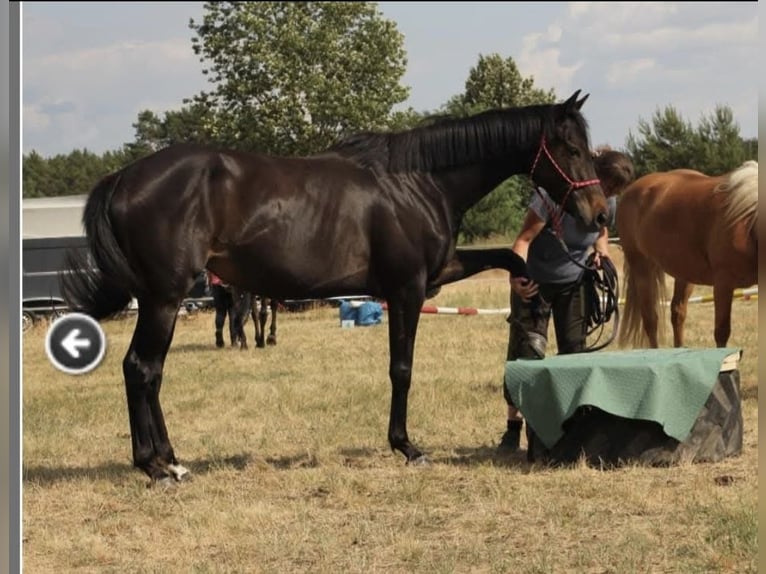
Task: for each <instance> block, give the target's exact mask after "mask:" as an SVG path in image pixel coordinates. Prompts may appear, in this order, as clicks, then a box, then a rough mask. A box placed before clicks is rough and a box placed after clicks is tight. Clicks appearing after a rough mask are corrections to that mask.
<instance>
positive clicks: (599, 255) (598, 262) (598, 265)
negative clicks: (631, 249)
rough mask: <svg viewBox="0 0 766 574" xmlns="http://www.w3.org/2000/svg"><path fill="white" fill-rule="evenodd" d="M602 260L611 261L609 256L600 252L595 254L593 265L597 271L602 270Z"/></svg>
mask: <svg viewBox="0 0 766 574" xmlns="http://www.w3.org/2000/svg"><path fill="white" fill-rule="evenodd" d="M602 259H609V254H608V253H606V252H604V251H598V250H596V251H594V252H593V265H595V267H596V269H601V260H602Z"/></svg>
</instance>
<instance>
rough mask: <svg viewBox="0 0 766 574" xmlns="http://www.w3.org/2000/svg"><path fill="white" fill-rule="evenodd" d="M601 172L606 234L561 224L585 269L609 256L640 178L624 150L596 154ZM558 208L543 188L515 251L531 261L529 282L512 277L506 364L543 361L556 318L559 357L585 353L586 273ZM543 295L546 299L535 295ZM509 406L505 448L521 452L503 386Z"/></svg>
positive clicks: (517, 418)
mask: <svg viewBox="0 0 766 574" xmlns="http://www.w3.org/2000/svg"><path fill="white" fill-rule="evenodd" d="M594 162H595V166H596V174H597V175H598V177H599V179H600V180H601V187H602V188H603V190H604V195H606V197H607V204H608V207H609V222H608V224H607V226H605V227H604V228H602V229H601V231H586V230H583V229H582V228H581V227H580V225H579V224H578V222H577V221H576V220H575V219H574V218H573V217H572V216H571V215H569V214H568V213H564V214H563V215H562V216H561V220H560V230H561V235H562V238H563V241H564V243H565V244H566V248H567V249H568V250H569V255H570V256H571V257H572V258H574V259H575V260H576V261H578V262H579V263H580V264H582V265H585V263H586V261H587V259H588V256H589V255H590V251H591V249H593V251H595V257H594V260H593V264H594V265H595V266H596V267H597V268H600V267H601V260H602V259H604V258H608V257H609V233H608V230H607V227H608V226H611V225H613V224H614V216H615V211H616V207H617V196H618V195H619V194H620V193H621V192H622V191H623V190H624V189H625V188H626V187H627V186H628V185H629V184H630V183H631V182H632V181H633V180H634V179H635V173H634V167H633V162H632V161H631V160H630V158H629V157H628V156H627V155H625V154H622V153H620V152H616V151H612V150H605V151H602V152H600V153H597V154H594ZM557 207H558V206H556V204H555V203H554V202H553V200H551V199H550V197H549V196H548V194H547V193H546V191H545V190H544V189H542V188H540V189H539V193H537V192H535V193H533V195H532V198H531V200H530V203H529V209H528V210H527V214H526V217H525V219H524V223H523V225H522V228H521V231H519V234H518V236H517V238H516V240H515V242H514V243H513V247H512V249H513V251H514V252H516V253H517V254H518V255H519V256H520V257H521V258H522V259H524V261H526V262H527V272H528V274H529V279H526V278H521V277H518V278H514V277H511V314H510V316H509V318H508V322H509V323H510V335H509V339H508V353H507V358H506V360H508V361H515V360H517V359H542V358H544V357H545V350H546V346H547V343H548V323H549V321H550V318H551V315H552V316H553V325H554V328H555V332H556V343H557V344H558V353H559V354H560V355H565V354H568V353H579V352H582V351H583V350H584V349H585V339H586V335H587V326H588V325H587V316H588V314H587V310H586V309H585V299H584V297H583V290H582V287H583V276H584V273H583V270H582V269H581V268H580V267H579V266H578V265H577V264H575V263H573V262H572V261H571V260H570V259H569V256H568V255H567V254H566V252H565V251H564V248H563V246H562V245H561V243H560V242H559V240H558V239H557V238H556V236H555V235H554V231H553V229H552V227H553V226H552V222H551V213H555V212H556V209H557ZM536 295H539V296H540V297H535V296H536ZM503 395H504V397H505V400H506V403H507V405H508V409H507V422H506V430H505V434H503V437H502V439H501V441H500V447H499V448H500V449H501V450H503V451H506V452H513V451H516V450H518V448H519V442H520V438H521V427H522V422H523V419H522V417H521V414H520V413H519V411H518V409H517V408H516V407H515V406H514V405H513V403H512V402H511V398H510V396H508V390H507V388H506V387H505V385H503Z"/></svg>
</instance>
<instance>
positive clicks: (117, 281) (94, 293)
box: [59, 171, 139, 319]
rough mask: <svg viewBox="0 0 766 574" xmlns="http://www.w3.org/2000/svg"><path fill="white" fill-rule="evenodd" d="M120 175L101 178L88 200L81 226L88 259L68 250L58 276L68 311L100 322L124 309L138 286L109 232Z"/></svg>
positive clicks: (120, 250)
mask: <svg viewBox="0 0 766 574" xmlns="http://www.w3.org/2000/svg"><path fill="white" fill-rule="evenodd" d="M121 176H122V171H118V172H115V173H112V174H109V175H107V176H105V177H104V178H102V179H101V181H99V182H98V183H97V184H96V186H95V187H94V188H93V190H92V191H91V193H90V195H89V196H88V200H87V202H86V204H85V210H84V211H83V216H82V222H83V226H84V227H85V235H86V237H87V240H88V248H89V252H90V255H91V256H92V258H93V262H95V267H94V266H93V263H92V262H91V261H89V258H88V257H87V254H86V253H83V252H82V251H80V252H77V251H75V250H71V249H70V250H69V251H68V252H67V254H66V270H65V271H63V272H61V273H60V274H59V283H60V285H61V291H62V294H63V296H64V300H65V301H66V302H67V305H68V306H69V308H70V309H71V310H72V311H79V312H82V313H87V314H88V315H90V316H92V317H93V318H94V319H104V318H106V317H110V316H112V315H115V314H117V313H119V312H120V311H122V310H123V309H125V308H126V307H127V306H128V304H129V303H130V301H131V298H132V292H133V291H135V289H136V287H137V286H138V285H139V283H138V281H137V280H136V277H135V274H134V273H133V271H132V270H131V268H130V264H129V263H128V261H127V259H126V258H125V255H124V253H123V252H122V249H120V246H119V244H118V243H117V239H116V238H115V236H114V230H113V229H112V221H111V216H110V204H111V200H112V196H113V195H114V191H115V189H116V187H117V185H118V183H119V181H120V178H121Z"/></svg>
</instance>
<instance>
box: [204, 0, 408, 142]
mask: <svg viewBox="0 0 766 574" xmlns="http://www.w3.org/2000/svg"><path fill="white" fill-rule="evenodd" d="M189 27H190V28H191V29H192V30H194V32H195V33H196V37H194V38H193V39H192V45H193V49H194V52H195V53H196V54H197V55H198V56H200V61H201V62H202V63H203V64H204V65H205V66H206V67H205V69H204V70H203V73H204V74H206V75H208V76H209V80H210V82H211V83H212V84H213V85H214V89H213V90H212V91H211V92H202V93H201V94H199V95H197V96H196V97H195V98H194V100H193V101H194V102H195V103H196V104H198V105H201V106H203V107H204V108H205V109H206V110H207V111H208V112H209V113H210V117H211V118H214V123H213V125H212V126H211V128H212V129H211V132H212V136H213V137H214V139H215V140H216V141H218V142H219V143H221V144H223V145H226V146H229V147H235V148H239V149H257V150H259V151H265V152H269V153H274V154H309V153H313V152H317V151H320V150H323V149H325V148H327V147H328V146H329V145H330V144H331V143H333V142H334V141H335V140H336V139H337V138H338V137H339V136H340V135H342V134H344V133H347V132H354V131H361V130H367V129H373V128H380V127H385V126H386V125H387V120H388V118H389V114H390V112H391V109H392V107H393V106H394V105H395V104H397V103H399V102H402V101H404V100H405V99H406V98H407V96H408V91H409V90H408V88H405V87H402V86H400V85H399V81H400V79H401V77H402V75H403V74H404V71H405V66H406V57H405V52H404V48H403V37H402V35H401V34H400V33H399V32H398V31H397V29H396V25H395V23H394V22H392V21H389V20H386V19H384V18H383V17H382V15H381V13H380V12H379V11H378V9H377V6H376V4H375V3H369V2H332V3H330V2H208V3H206V4H205V14H204V16H203V18H202V21H201V22H195V21H194V20H193V19H192V20H191V21H190V23H189ZM398 119H403V117H399V118H398Z"/></svg>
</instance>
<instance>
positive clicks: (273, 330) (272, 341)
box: [264, 299, 279, 345]
mask: <svg viewBox="0 0 766 574" xmlns="http://www.w3.org/2000/svg"><path fill="white" fill-rule="evenodd" d="M269 305H270V307H271V324H270V326H269V336H268V337H267V338H266V344H267V345H276V344H277V308H278V307H279V301H277V300H276V299H271V300H270V301H269ZM264 324H265V320H264Z"/></svg>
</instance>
